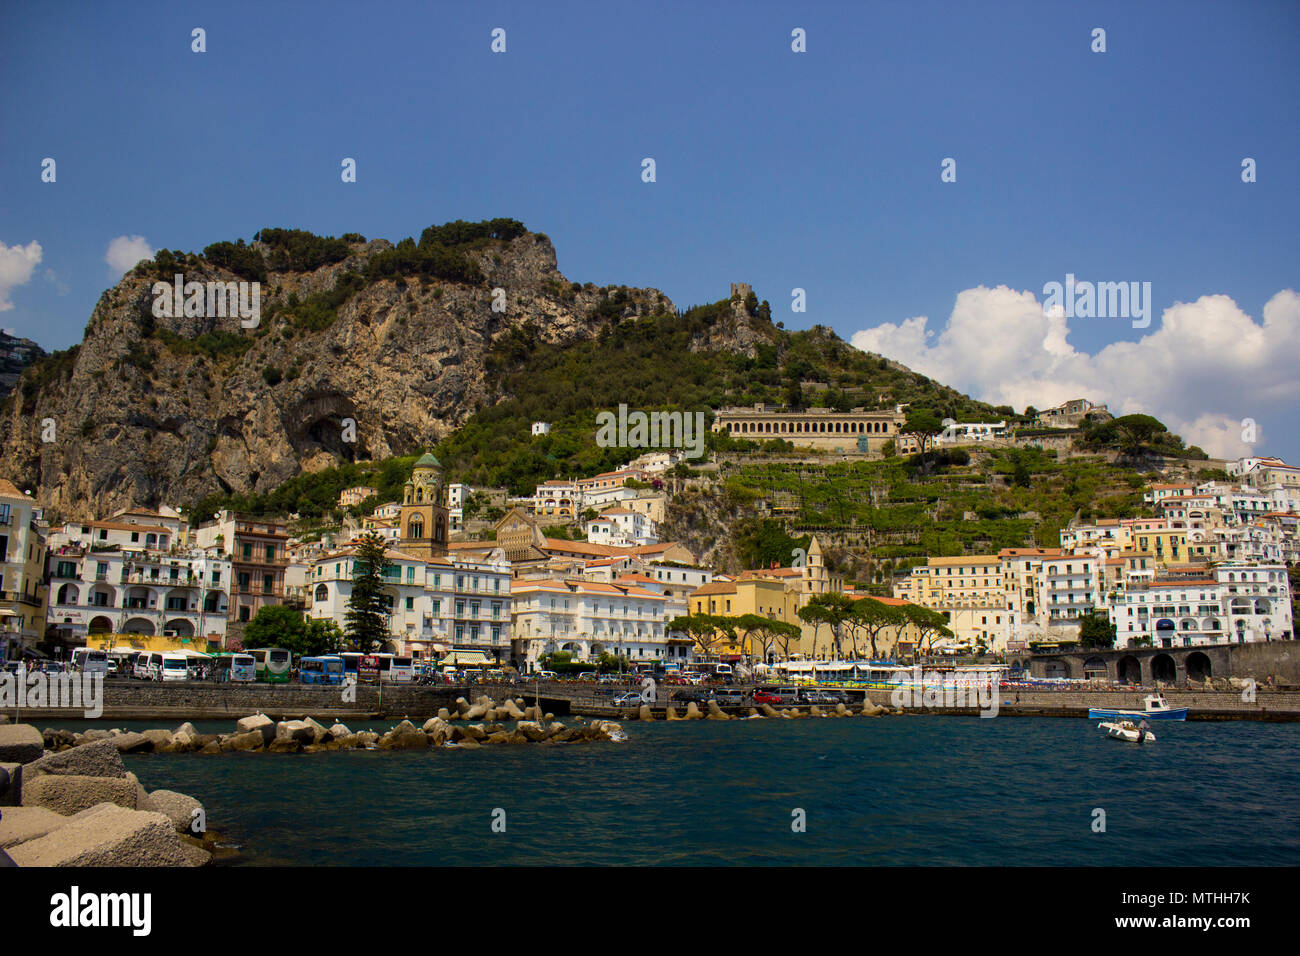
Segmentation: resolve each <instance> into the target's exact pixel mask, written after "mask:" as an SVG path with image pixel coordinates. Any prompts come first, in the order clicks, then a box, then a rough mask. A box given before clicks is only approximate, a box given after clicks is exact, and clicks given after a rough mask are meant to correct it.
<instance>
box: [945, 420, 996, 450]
mask: <svg viewBox="0 0 1300 956" xmlns="http://www.w3.org/2000/svg"><path fill="white" fill-rule="evenodd" d="M943 426H944V427H943V431H941V432H939V434H938V435H937V436H935V439H934V443H935V444H936V445H969V444H971V443H973V442H974V443H978V442H983V441H988V440H989V439H991V438H997V437H998V436H1000V435H1001V434H1002V433H1003V432H1005V431H1006V430H1007V423H1006V422H1005V421H1001V422H957V421H953V420H952V419H951V418H945V419H944V420H943Z"/></svg>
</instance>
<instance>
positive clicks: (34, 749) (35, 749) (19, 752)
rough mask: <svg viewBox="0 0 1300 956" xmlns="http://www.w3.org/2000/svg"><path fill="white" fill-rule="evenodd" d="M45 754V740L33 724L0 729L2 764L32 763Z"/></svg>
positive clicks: (8, 726) (14, 725) (6, 726)
mask: <svg viewBox="0 0 1300 956" xmlns="http://www.w3.org/2000/svg"><path fill="white" fill-rule="evenodd" d="M44 753H45V738H44V737H42V736H41V732H40V731H39V730H37V729H36V728H35V727H33V726H32V725H31V724H6V725H4V726H2V727H0V762H4V763H31V762H32V761H33V760H36V759H37V758H39V757H40V756H42V755H43V754H44Z"/></svg>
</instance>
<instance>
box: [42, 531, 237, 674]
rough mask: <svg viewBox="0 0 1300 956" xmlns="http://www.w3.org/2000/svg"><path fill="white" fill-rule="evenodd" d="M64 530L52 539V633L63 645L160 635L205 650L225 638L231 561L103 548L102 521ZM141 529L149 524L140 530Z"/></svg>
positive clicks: (213, 555) (214, 555)
mask: <svg viewBox="0 0 1300 956" xmlns="http://www.w3.org/2000/svg"><path fill="white" fill-rule="evenodd" d="M88 524H89V526H90V527H91V529H92V536H91V537H92V540H91V541H87V540H86V536H85V535H84V534H82V533H81V530H80V529H81V528H82V527H84V526H76V525H73V526H69V525H65V526H64V528H63V529H59V530H57V531H55V532H54V533H52V534H51V536H50V544H51V547H50V551H49V572H48V573H49V588H50V598H49V611H48V621H49V626H50V628H51V630H52V631H53V632H54V633H55V634H56V635H57V636H58V638H59V640H60V641H61V642H62V643H63V644H65V645H67V646H80V645H86V644H89V643H91V642H92V641H93V640H99V641H103V640H107V639H111V638H115V637H117V636H120V635H135V636H146V637H148V636H154V635H161V636H164V637H172V638H176V639H177V640H178V643H179V644H181V645H182V646H186V645H188V646H190V647H192V648H193V649H195V650H203V649H204V648H205V647H207V646H210V645H212V646H220V644H221V642H222V641H223V639H224V637H225V634H226V625H227V616H228V613H229V593H230V585H231V568H232V564H231V560H230V558H229V557H226V556H225V555H223V554H222V553H221V552H220V550H219V549H217V548H216V547H213V548H210V549H207V550H203V549H199V548H194V549H173V550H168V549H167V548H166V547H158V546H157V545H155V546H153V547H146V546H143V545H142V544H139V543H136V544H128V545H125V546H124V545H121V544H116V543H115V544H104V543H99V542H97V541H94V540H93V539H94V538H95V537H97V533H98V531H100V530H104V529H102V528H100V527H97V526H99V525H102V524H103V523H102V522H90V523H88ZM146 527H147V526H146Z"/></svg>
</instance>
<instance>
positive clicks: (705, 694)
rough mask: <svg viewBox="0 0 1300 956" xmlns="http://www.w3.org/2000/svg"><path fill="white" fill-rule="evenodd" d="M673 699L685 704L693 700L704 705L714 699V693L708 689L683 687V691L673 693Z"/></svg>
mask: <svg viewBox="0 0 1300 956" xmlns="http://www.w3.org/2000/svg"><path fill="white" fill-rule="evenodd" d="M672 699H673V700H679V701H682V702H683V703H685V702H687V701H692V700H693V701H695V702H696V703H699V704H702V703H704V702H705V701H709V700H712V699H713V691H712V690H710V689H709V688H707V687H683V688H682V689H681V690H676V691H673V696H672Z"/></svg>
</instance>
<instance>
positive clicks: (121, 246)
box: [104, 236, 153, 282]
mask: <svg viewBox="0 0 1300 956" xmlns="http://www.w3.org/2000/svg"><path fill="white" fill-rule="evenodd" d="M152 258H153V250H152V249H150V248H149V243H147V242H145V240H144V236H118V237H117V238H116V239H114V240H113V241H112V242H110V243H109V244H108V251H107V252H106V253H105V254H104V261H105V262H107V263H108V268H109V276H110V278H112V279H113V281H115V282H116V281H117V280H118V279H120V278H122V276H124V275H125V274H126V273H127V272H129V271H130V270H131V269H133V268H135V265H136V263H138V262H139V261H140V260H141V259H152Z"/></svg>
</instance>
